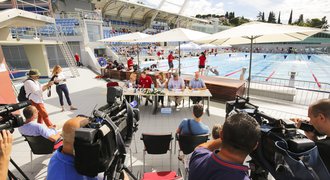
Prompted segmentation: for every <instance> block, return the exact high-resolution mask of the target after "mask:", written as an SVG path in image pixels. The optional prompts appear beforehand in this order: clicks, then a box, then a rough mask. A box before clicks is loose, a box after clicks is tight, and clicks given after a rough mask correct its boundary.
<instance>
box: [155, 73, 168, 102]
mask: <svg viewBox="0 0 330 180" xmlns="http://www.w3.org/2000/svg"><path fill="white" fill-rule="evenodd" d="M167 81H168V80H167V78H166V76H165V74H164V73H163V72H160V73H159V75H158V78H157V79H156V83H157V88H161V89H164V88H166V87H167ZM159 102H161V103H162V107H164V96H159V97H158V103H159Z"/></svg>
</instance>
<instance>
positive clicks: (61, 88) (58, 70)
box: [52, 65, 77, 112]
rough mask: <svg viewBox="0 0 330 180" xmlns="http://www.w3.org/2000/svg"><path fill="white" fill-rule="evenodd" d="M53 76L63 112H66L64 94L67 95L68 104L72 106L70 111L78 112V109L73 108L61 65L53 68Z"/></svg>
mask: <svg viewBox="0 0 330 180" xmlns="http://www.w3.org/2000/svg"><path fill="white" fill-rule="evenodd" d="M52 75H53V77H54V84H56V92H57V94H58V97H59V99H60V104H61V107H62V112H63V111H65V109H64V102H63V93H64V95H65V99H66V102H67V103H68V105H69V106H70V110H77V108H75V107H73V106H72V102H71V99H70V95H69V90H68V87H67V85H66V77H65V75H64V73H63V72H62V67H61V66H60V65H56V66H55V67H54V68H53V72H52Z"/></svg>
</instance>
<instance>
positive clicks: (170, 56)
mask: <svg viewBox="0 0 330 180" xmlns="http://www.w3.org/2000/svg"><path fill="white" fill-rule="evenodd" d="M167 60H168V68H169V69H168V71H169V72H173V68H174V65H173V60H174V56H173V51H171V52H170V54H169V55H168V56H167Z"/></svg>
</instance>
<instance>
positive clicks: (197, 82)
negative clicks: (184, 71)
mask: <svg viewBox="0 0 330 180" xmlns="http://www.w3.org/2000/svg"><path fill="white" fill-rule="evenodd" d="M189 89H191V90H205V89H207V88H206V85H205V83H204V81H203V79H201V78H200V74H199V72H195V77H194V78H193V79H191V80H190V82H189ZM190 99H191V100H192V102H193V104H197V103H199V102H200V101H201V100H202V99H203V98H202V97H190Z"/></svg>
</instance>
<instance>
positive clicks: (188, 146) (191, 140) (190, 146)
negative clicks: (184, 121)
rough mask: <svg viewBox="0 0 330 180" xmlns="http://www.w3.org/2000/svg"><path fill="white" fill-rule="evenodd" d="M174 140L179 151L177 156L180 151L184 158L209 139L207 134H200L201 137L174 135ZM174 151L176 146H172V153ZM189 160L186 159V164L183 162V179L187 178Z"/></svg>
mask: <svg viewBox="0 0 330 180" xmlns="http://www.w3.org/2000/svg"><path fill="white" fill-rule="evenodd" d="M175 139H176V141H178V144H179V150H178V156H180V151H182V152H183V154H184V155H185V156H189V154H191V153H192V152H193V151H194V150H195V148H196V147H197V146H198V145H200V144H202V143H205V142H206V141H207V140H208V139H209V134H201V135H182V134H175ZM175 151H176V144H175V146H174V152H175ZM186 158H188V157H186ZM189 160H190V156H189V158H188V159H186V162H185V161H184V166H185V177H187V174H188V172H189V168H188V164H186V163H189ZM179 163H180V162H179V160H178V167H179Z"/></svg>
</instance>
